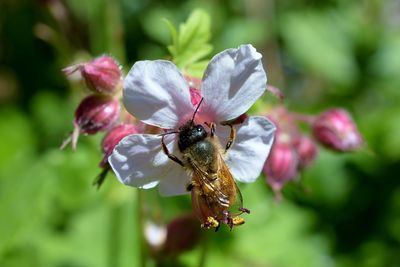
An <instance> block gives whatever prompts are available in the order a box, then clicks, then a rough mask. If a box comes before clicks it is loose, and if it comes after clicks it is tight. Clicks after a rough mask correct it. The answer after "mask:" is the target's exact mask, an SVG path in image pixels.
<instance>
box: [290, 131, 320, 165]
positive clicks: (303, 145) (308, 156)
mask: <svg viewBox="0 0 400 267" xmlns="http://www.w3.org/2000/svg"><path fill="white" fill-rule="evenodd" d="M295 148H296V151H297V155H298V158H299V167H300V168H305V167H307V166H309V165H310V164H311V162H313V161H314V159H315V158H316V156H317V153H318V150H317V146H316V145H315V143H314V141H313V140H312V139H311V138H309V137H308V136H306V135H300V136H299V137H298V139H297V140H296V142H295Z"/></svg>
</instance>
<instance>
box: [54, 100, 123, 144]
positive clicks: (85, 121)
mask: <svg viewBox="0 0 400 267" xmlns="http://www.w3.org/2000/svg"><path fill="white" fill-rule="evenodd" d="M119 112H120V104H119V101H118V100H117V99H114V98H112V97H108V96H103V95H90V96H88V97H86V98H84V99H83V100H82V102H81V103H80V104H79V106H78V108H77V109H76V111H75V120H74V131H73V133H72V135H71V137H70V138H69V139H67V140H66V141H64V143H63V144H62V145H61V149H63V148H64V147H65V146H66V145H67V144H68V143H69V142H70V141H71V143H72V149H73V150H75V148H76V143H77V142H78V137H79V134H96V133H98V132H100V131H103V130H106V129H108V128H110V127H111V126H112V125H113V124H114V123H115V122H116V120H117V119H118V117H119Z"/></svg>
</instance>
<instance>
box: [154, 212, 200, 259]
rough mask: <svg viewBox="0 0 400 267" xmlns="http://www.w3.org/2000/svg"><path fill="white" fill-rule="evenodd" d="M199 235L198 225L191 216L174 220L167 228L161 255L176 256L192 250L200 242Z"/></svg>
mask: <svg viewBox="0 0 400 267" xmlns="http://www.w3.org/2000/svg"><path fill="white" fill-rule="evenodd" d="M200 234H201V232H200V227H199V223H198V221H197V219H196V218H195V217H194V216H193V215H192V214H188V215H182V216H180V217H177V218H175V219H174V220H172V221H171V222H170V223H169V224H168V226H167V239H166V242H165V244H164V249H163V251H162V252H163V254H164V255H167V256H177V255H179V254H181V253H183V252H185V251H188V250H191V249H193V248H194V246H195V245H196V244H198V242H199V240H200V236H201V235H200Z"/></svg>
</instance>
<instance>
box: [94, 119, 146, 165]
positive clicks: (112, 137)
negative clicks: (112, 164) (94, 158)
mask: <svg viewBox="0 0 400 267" xmlns="http://www.w3.org/2000/svg"><path fill="white" fill-rule="evenodd" d="M135 133H138V129H137V127H136V125H133V124H126V123H123V124H120V125H116V126H114V127H113V128H111V129H110V130H109V131H108V132H107V134H106V135H105V136H104V138H103V141H102V142H101V147H102V150H103V155H104V156H103V159H102V161H101V162H100V167H102V168H105V167H106V166H107V164H108V157H109V156H110V155H111V153H112V152H113V150H114V147H115V146H116V145H117V144H118V143H119V142H120V141H121V140H122V139H123V138H124V137H125V136H128V135H131V134H135Z"/></svg>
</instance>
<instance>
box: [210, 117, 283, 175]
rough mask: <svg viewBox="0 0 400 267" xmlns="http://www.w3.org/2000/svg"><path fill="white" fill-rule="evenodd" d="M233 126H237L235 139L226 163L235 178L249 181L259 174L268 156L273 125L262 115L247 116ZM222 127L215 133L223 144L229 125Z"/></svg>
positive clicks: (273, 131)
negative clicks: (238, 124) (239, 123)
mask: <svg viewBox="0 0 400 267" xmlns="http://www.w3.org/2000/svg"><path fill="white" fill-rule="evenodd" d="M234 127H237V135H236V140H235V142H234V143H233V145H232V147H231V148H230V149H229V150H228V153H227V160H226V163H227V164H228V165H229V169H230V171H231V172H232V175H233V177H234V178H235V179H236V180H238V181H240V182H244V183H251V182H254V181H255V180H256V179H257V178H258V176H260V173H261V171H262V168H263V166H264V163H265V160H266V159H267V157H268V154H269V151H270V149H271V146H272V143H273V140H274V133H275V125H274V124H273V123H272V122H270V121H269V120H268V119H266V118H264V117H249V118H247V119H246V120H245V121H244V122H243V123H242V124H241V125H240V126H239V127H238V126H234ZM219 128H221V126H220V127H219ZM223 128H228V129H223ZM223 128H222V130H221V129H220V130H218V132H217V134H218V137H219V138H220V140H221V143H222V145H223V146H225V142H226V140H227V137H228V136H229V127H223Z"/></svg>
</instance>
